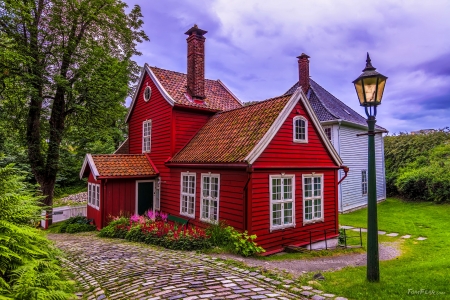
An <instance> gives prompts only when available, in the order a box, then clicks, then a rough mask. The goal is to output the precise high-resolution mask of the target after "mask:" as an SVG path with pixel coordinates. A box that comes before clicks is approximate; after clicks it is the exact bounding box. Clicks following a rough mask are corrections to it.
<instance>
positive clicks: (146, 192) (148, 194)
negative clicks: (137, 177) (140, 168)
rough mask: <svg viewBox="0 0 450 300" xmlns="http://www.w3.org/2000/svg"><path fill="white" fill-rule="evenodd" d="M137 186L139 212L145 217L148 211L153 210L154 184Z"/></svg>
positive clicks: (139, 183)
mask: <svg viewBox="0 0 450 300" xmlns="http://www.w3.org/2000/svg"><path fill="white" fill-rule="evenodd" d="M137 185H138V198H137V199H138V201H137V212H138V214H139V215H143V214H144V212H146V211H147V210H149V209H151V210H153V182H138V183H137Z"/></svg>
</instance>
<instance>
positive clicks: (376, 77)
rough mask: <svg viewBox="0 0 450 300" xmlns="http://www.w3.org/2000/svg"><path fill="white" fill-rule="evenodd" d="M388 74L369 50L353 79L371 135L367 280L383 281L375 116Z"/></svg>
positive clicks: (369, 134)
mask: <svg viewBox="0 0 450 300" xmlns="http://www.w3.org/2000/svg"><path fill="white" fill-rule="evenodd" d="M386 79H387V77H386V76H384V75H381V74H380V73H378V72H377V71H375V68H374V67H373V66H372V63H371V62H370V57H369V53H367V60H366V67H365V68H364V70H363V73H362V74H361V75H360V76H359V77H358V78H356V79H355V80H354V81H353V84H354V85H355V89H356V94H357V95H358V99H359V103H360V104H361V106H364V109H365V111H366V115H367V125H368V132H367V134H368V136H369V143H368V144H369V164H368V175H369V178H368V191H367V193H368V195H367V214H368V217H367V280H368V281H371V282H379V281H380V268H379V255H378V220H377V181H376V169H375V139H374V137H375V123H376V119H375V116H376V115H377V106H378V105H380V104H381V98H382V97H383V91H384V87H385V85H386Z"/></svg>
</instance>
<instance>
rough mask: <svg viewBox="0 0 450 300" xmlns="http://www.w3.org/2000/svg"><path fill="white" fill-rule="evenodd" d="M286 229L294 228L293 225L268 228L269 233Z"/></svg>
mask: <svg viewBox="0 0 450 300" xmlns="http://www.w3.org/2000/svg"><path fill="white" fill-rule="evenodd" d="M286 228H295V224H286V225H280V226H273V227H270V232H272V231H276V230H283V229H286Z"/></svg>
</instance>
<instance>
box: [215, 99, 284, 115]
mask: <svg viewBox="0 0 450 300" xmlns="http://www.w3.org/2000/svg"><path fill="white" fill-rule="evenodd" d="M288 96H292V94H290V95H281V96H277V97H273V98H269V99H265V100H261V101H258V100H256V103H252V104H249V105H244V106H242V107H238V108H233V109H230V110H224V111H221V112H218V113H217V114H218V115H219V114H224V113H228V112H231V111H235V110H238V109H245V108H248V107H253V106H255V105H260V104H262V103H266V102H269V101H275V100H278V99H279V98H283V97H288Z"/></svg>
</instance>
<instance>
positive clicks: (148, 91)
mask: <svg viewBox="0 0 450 300" xmlns="http://www.w3.org/2000/svg"><path fill="white" fill-rule="evenodd" d="M151 95H152V89H151V88H150V87H149V86H147V87H145V90H144V101H145V102H148V100H150V97H151Z"/></svg>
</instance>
